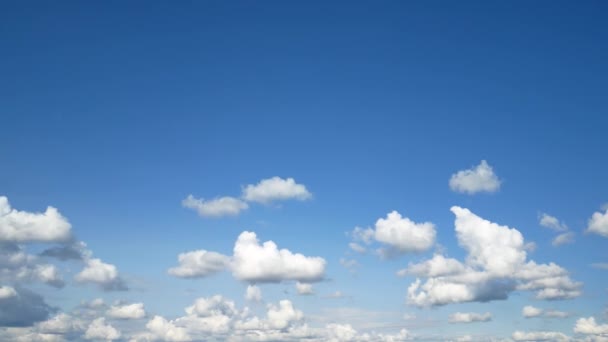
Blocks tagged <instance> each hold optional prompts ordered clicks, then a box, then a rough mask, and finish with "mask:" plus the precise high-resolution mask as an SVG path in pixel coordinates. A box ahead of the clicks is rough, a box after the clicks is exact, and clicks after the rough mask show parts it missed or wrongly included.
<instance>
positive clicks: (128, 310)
mask: <svg viewBox="0 0 608 342" xmlns="http://www.w3.org/2000/svg"><path fill="white" fill-rule="evenodd" d="M107 315H108V316H109V317H111V318H116V319H139V318H144V317H145V316H146V310H145V309H144V304H143V303H133V304H125V305H112V306H111V307H110V309H108V312H107Z"/></svg>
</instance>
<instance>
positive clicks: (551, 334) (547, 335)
mask: <svg viewBox="0 0 608 342" xmlns="http://www.w3.org/2000/svg"><path fill="white" fill-rule="evenodd" d="M511 338H513V340H515V341H570V338H569V337H568V336H566V335H564V334H563V333H561V332H556V331H532V332H525V331H516V332H514V333H513V334H512V335H511Z"/></svg>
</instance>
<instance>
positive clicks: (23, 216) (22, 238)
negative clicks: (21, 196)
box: [0, 196, 72, 242]
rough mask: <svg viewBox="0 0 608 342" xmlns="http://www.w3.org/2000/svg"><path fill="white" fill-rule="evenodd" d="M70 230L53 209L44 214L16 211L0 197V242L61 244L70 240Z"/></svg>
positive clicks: (48, 208)
mask: <svg viewBox="0 0 608 342" xmlns="http://www.w3.org/2000/svg"><path fill="white" fill-rule="evenodd" d="M71 228H72V226H71V225H70V223H69V222H68V220H67V219H66V218H65V217H63V216H62V215H61V214H60V213H59V211H58V210H57V209H55V208H53V207H47V208H46V211H45V212H44V213H30V212H27V211H18V210H16V209H13V208H11V205H10V203H9V202H8V198H6V197H5V196H0V241H11V242H63V241H67V240H69V239H70V238H71Z"/></svg>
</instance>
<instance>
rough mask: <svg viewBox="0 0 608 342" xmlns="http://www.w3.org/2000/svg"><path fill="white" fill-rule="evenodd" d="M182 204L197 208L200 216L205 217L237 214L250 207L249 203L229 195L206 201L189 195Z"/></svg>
mask: <svg viewBox="0 0 608 342" xmlns="http://www.w3.org/2000/svg"><path fill="white" fill-rule="evenodd" d="M182 206H184V207H185V208H189V209H193V210H196V211H197V212H198V214H199V215H200V216H204V217H222V216H236V215H238V214H240V213H241V211H243V210H246V209H247V208H249V206H248V205H247V203H245V202H243V201H241V200H240V199H238V198H234V197H229V196H225V197H220V198H215V199H212V200H207V201H205V200H204V199H202V198H194V196H192V195H188V197H186V198H185V199H184V200H183V201H182Z"/></svg>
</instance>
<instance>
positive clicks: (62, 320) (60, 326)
mask: <svg viewBox="0 0 608 342" xmlns="http://www.w3.org/2000/svg"><path fill="white" fill-rule="evenodd" d="M36 329H37V330H38V332H40V333H42V334H56V335H65V334H68V333H70V332H73V331H82V330H84V329H85V324H84V322H83V320H81V319H78V318H75V317H73V316H71V315H68V314H65V313H60V314H57V315H55V316H53V317H51V318H50V319H48V320H46V321H43V322H40V323H38V324H37V325H36Z"/></svg>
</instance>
